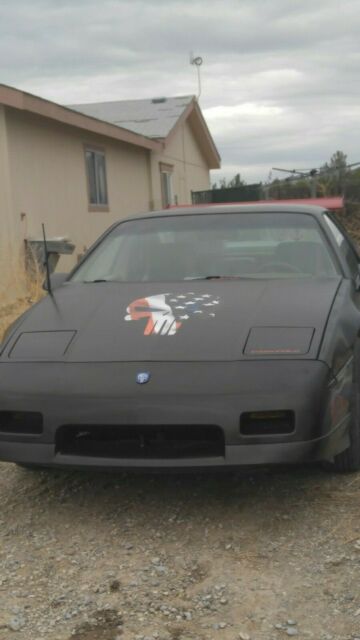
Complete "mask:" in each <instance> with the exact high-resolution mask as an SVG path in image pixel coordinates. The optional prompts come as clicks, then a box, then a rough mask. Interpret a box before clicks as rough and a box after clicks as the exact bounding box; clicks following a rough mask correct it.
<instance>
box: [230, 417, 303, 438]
mask: <svg viewBox="0 0 360 640" xmlns="http://www.w3.org/2000/svg"><path fill="white" fill-rule="evenodd" d="M294 429H295V415H294V412H293V411H250V412H248V413H243V414H242V415H241V418H240V433H241V434H242V435H243V436H274V435H282V434H287V433H293V431H294Z"/></svg>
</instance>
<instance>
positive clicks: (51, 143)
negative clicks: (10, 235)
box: [7, 109, 150, 269]
mask: <svg viewBox="0 0 360 640" xmlns="http://www.w3.org/2000/svg"><path fill="white" fill-rule="evenodd" d="M7 128H8V139H9V166H10V172H11V176H12V187H13V220H14V222H15V224H16V226H17V228H18V238H19V239H21V240H23V239H24V238H26V237H27V238H29V237H30V238H39V237H41V233H42V232H41V223H42V222H45V224H46V230H47V235H48V237H54V236H68V237H69V238H70V239H71V240H72V242H74V243H75V244H76V250H75V254H74V257H72V258H69V257H65V256H64V257H62V258H61V260H60V263H59V267H58V268H59V269H68V268H70V267H71V266H72V265H73V264H74V261H75V260H76V255H77V254H78V253H81V252H82V251H83V249H84V247H88V246H89V245H90V244H92V242H94V240H96V238H97V237H98V236H99V235H100V234H101V233H102V232H103V231H105V229H107V227H109V226H110V225H111V224H112V223H113V222H115V221H116V220H118V219H120V218H122V217H125V216H127V215H130V214H133V213H138V212H145V211H148V210H149V207H150V180H149V168H148V162H149V160H148V154H149V152H148V151H147V150H145V149H141V148H139V147H135V146H133V145H129V144H126V143H122V142H116V141H111V140H109V139H107V138H102V137H101V136H97V135H96V134H87V133H86V132H83V131H80V130H78V129H75V128H73V127H67V126H66V125H60V124H56V123H54V122H51V121H49V120H46V119H45V118H41V117H37V116H31V115H29V114H24V113H22V112H18V111H15V110H14V109H11V110H8V112H7ZM84 145H90V146H91V145H95V146H98V147H101V148H103V149H104V150H105V154H106V169H107V182H108V196H109V211H108V212H104V211H97V212H95V211H89V206H88V194H87V179H86V172H85V160H84Z"/></svg>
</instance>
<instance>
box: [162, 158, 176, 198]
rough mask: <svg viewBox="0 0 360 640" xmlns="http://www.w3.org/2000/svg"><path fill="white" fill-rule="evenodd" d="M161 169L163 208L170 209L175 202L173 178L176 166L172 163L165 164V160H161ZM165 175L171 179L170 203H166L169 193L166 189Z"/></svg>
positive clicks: (169, 184)
mask: <svg viewBox="0 0 360 640" xmlns="http://www.w3.org/2000/svg"><path fill="white" fill-rule="evenodd" d="M159 171H160V188H161V204H162V207H163V209H169V208H170V207H171V206H173V205H174V202H175V198H174V185H173V180H172V177H173V173H174V166H173V165H172V164H165V163H164V162H159ZM163 176H168V179H169V182H168V187H169V188H168V191H169V194H170V201H169V202H168V203H166V195H167V194H166V192H165V189H164V183H163Z"/></svg>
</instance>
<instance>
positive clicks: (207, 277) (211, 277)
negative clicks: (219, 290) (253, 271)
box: [186, 276, 243, 280]
mask: <svg viewBox="0 0 360 640" xmlns="http://www.w3.org/2000/svg"><path fill="white" fill-rule="evenodd" d="M186 279H187V280H242V279H243V277H242V276H199V277H194V278H186Z"/></svg>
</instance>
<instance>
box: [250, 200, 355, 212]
mask: <svg viewBox="0 0 360 640" xmlns="http://www.w3.org/2000/svg"><path fill="white" fill-rule="evenodd" d="M266 203H268V204H311V205H316V206H318V207H324V209H330V210H332V211H333V210H334V209H342V208H343V207H344V198H343V197H342V196H335V197H332V198H290V199H289V200H257V201H256V202H254V204H266ZM241 204H252V203H250V202H243V203H241Z"/></svg>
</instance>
